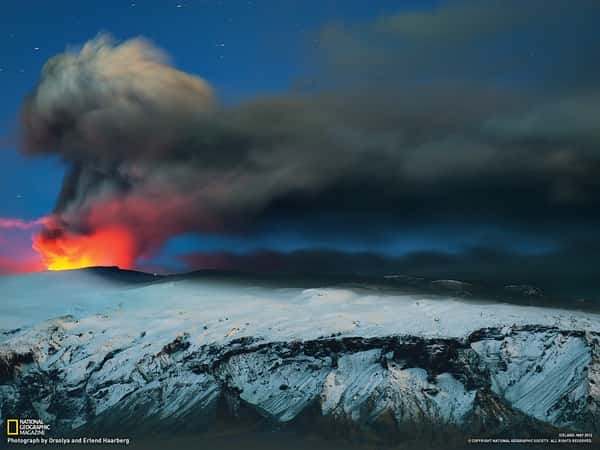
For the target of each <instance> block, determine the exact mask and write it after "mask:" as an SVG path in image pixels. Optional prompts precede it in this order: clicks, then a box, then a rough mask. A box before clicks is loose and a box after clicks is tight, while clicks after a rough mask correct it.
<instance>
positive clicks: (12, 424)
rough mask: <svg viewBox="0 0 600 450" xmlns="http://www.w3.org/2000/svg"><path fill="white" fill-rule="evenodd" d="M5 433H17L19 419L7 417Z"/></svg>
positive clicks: (10, 434)
mask: <svg viewBox="0 0 600 450" xmlns="http://www.w3.org/2000/svg"><path fill="white" fill-rule="evenodd" d="M6 434H7V435H8V436H18V435H19V419H8V420H7V421H6Z"/></svg>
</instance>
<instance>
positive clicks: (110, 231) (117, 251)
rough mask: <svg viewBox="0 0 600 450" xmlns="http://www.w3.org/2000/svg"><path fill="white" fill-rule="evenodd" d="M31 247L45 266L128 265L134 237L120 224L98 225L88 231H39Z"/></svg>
mask: <svg viewBox="0 0 600 450" xmlns="http://www.w3.org/2000/svg"><path fill="white" fill-rule="evenodd" d="M33 248H34V249H35V250H36V251H38V252H39V253H40V255H41V256H42V260H43V261H44V264H45V265H46V267H47V268H48V270H67V269H80V268H83V267H92V266H118V267H120V268H121V269H131V268H132V267H133V265H134V262H135V240H134V238H133V236H132V234H131V232H130V231H129V230H127V229H126V228H123V227H111V228H102V229H99V230H96V231H94V232H93V233H90V234H75V233H70V232H60V233H53V232H52V231H50V232H47V233H44V232H42V233H40V234H38V235H36V236H35V237H34V240H33Z"/></svg>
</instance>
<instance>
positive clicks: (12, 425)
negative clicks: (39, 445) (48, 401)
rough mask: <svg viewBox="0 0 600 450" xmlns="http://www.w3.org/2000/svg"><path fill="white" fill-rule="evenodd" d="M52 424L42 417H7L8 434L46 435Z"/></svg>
mask: <svg viewBox="0 0 600 450" xmlns="http://www.w3.org/2000/svg"><path fill="white" fill-rule="evenodd" d="M49 431H50V425H48V424H46V423H44V421H43V420H40V419H7V420H6V435H7V436H28V437H31V436H46V433H47V432H49Z"/></svg>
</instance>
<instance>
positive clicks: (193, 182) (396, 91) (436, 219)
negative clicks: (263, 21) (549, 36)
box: [22, 1, 600, 257]
mask: <svg viewBox="0 0 600 450" xmlns="http://www.w3.org/2000/svg"><path fill="white" fill-rule="evenodd" d="M476 3H477V2H470V1H462V2H449V3H448V5H446V6H441V7H439V10H438V11H435V12H434V13H431V14H429V15H428V14H426V13H420V12H419V13H414V14H412V15H410V14H408V15H407V14H405V15H402V14H400V15H398V16H388V17H382V18H379V19H377V20H376V21H374V22H373V23H370V24H363V25H362V26H360V27H354V26H350V25H339V26H337V27H329V28H326V29H324V30H323V32H322V40H323V43H324V44H323V46H324V49H325V50H324V51H325V53H326V55H328V57H327V58H325V59H326V60H327V61H328V63H327V64H328V66H327V67H325V68H324V69H325V70H324V71H323V84H322V87H321V88H316V89H313V90H311V91H310V92H305V93H299V92H296V93H287V94H281V95H273V96H261V97H258V98H255V99H253V100H251V101H247V102H244V103H242V104H238V105H235V106H224V105H222V104H220V103H219V101H218V99H217V96H216V94H215V93H214V89H213V88H212V87H211V86H210V84H209V83H208V82H207V81H205V80H203V79H201V78H199V77H197V76H194V75H191V74H186V73H183V72H181V71H179V70H177V69H175V68H173V67H172V66H171V65H169V62H168V59H167V57H166V56H165V55H164V54H163V53H162V52H161V51H160V50H157V49H156V48H155V47H153V46H152V45H151V44H150V43H148V42H146V41H144V40H142V39H133V40H130V41H125V42H122V43H117V42H114V41H112V40H111V39H110V38H108V37H106V36H100V37H97V38H95V39H93V40H92V41H90V42H88V43H87V44H85V45H84V46H83V47H82V48H81V49H79V50H76V49H72V50H68V51H67V52H66V53H64V54H61V55H58V56H56V57H54V58H52V59H51V60H50V61H48V62H47V63H46V65H45V67H44V69H43V71H42V75H41V79H40V81H39V83H38V85H37V87H36V88H35V90H34V91H33V93H32V94H31V95H30V96H29V97H28V98H27V99H26V101H25V104H24V107H23V113H22V129H23V149H24V151H25V152H27V153H29V154H44V153H54V154H58V155H60V157H61V158H62V159H63V160H64V161H65V162H66V163H67V164H68V165H69V167H70V169H69V171H68V174H67V175H66V177H65V179H64V182H63V187H62V191H61V194H60V196H59V198H58V200H57V203H56V208H55V210H54V212H53V214H52V220H51V225H46V229H45V231H44V233H46V234H47V237H51V236H55V235H60V234H61V233H76V234H82V235H86V234H90V233H93V232H94V231H95V230H98V229H101V228H108V227H112V226H115V225H119V226H123V227H126V228H127V229H128V230H130V231H131V234H132V236H134V239H135V245H134V247H135V255H136V257H137V256H141V255H145V254H148V253H151V252H152V251H154V250H156V249H158V248H159V247H160V246H161V245H162V244H163V243H164V242H165V241H166V240H167V239H169V238H170V237H172V236H176V235H179V234H183V233H190V232H192V233H214V232H218V233H240V232H249V230H252V229H255V228H256V227H260V226H261V224H264V223H267V222H269V223H279V222H285V221H287V222H292V223H295V226H297V228H298V229H300V230H306V229H314V228H315V227H317V228H318V226H316V225H315V224H318V222H319V220H321V219H322V218H323V217H325V216H327V217H334V218H335V224H336V226H335V227H326V226H324V227H322V228H320V229H319V230H318V232H319V233H320V234H322V235H325V236H326V235H328V234H331V235H335V234H339V233H346V232H347V233H349V234H351V233H354V232H356V231H357V230H358V232H359V233H360V234H362V235H363V236H367V235H378V234H381V233H385V230H388V229H394V230H401V229H402V228H403V227H405V226H407V225H410V226H415V224H416V225H417V226H418V225H419V224H427V223H454V222H460V223H464V222H471V223H481V224H486V223H495V224H499V226H501V227H508V228H515V229H517V228H518V229H524V230H529V231H530V232H532V233H537V232H540V231H542V232H543V231H548V232H549V233H554V234H556V230H557V229H559V228H561V229H567V230H568V231H566V232H564V233H562V232H561V233H562V234H564V235H568V234H569V233H571V232H572V233H573V234H575V233H577V232H578V231H577V230H579V229H580V228H581V226H582V225H586V224H587V225H589V224H591V223H594V224H596V225H597V224H600V213H599V211H600V209H599V206H600V200H599V199H600V195H599V194H600V181H599V180H600V151H599V147H598V146H599V144H600V134H599V131H598V130H600V127H598V126H597V117H600V86H598V84H597V81H594V80H591V79H590V77H589V74H590V72H592V73H600V69H599V67H598V64H597V58H596V59H595V61H596V62H594V61H589V60H587V59H586V60H585V62H584V63H581V64H585V65H586V69H587V70H586V71H585V72H584V71H583V69H582V67H581V64H579V65H577V64H574V65H573V66H572V67H570V68H569V67H561V70H560V73H555V77H554V78H553V76H552V74H551V73H547V74H546V75H540V77H541V78H540V82H538V83H535V84H534V83H531V82H530V80H528V79H527V77H526V75H527V74H528V73H532V71H536V73H537V71H540V70H541V68H540V64H539V63H536V62H531V61H522V60H521V59H519V58H516V59H517V61H516V62H515V61H513V60H508V59H503V58H500V59H498V60H496V61H494V62H495V64H496V66H495V67H496V69H495V70H496V71H495V72H494V73H489V72H487V71H486V70H485V69H486V68H487V67H488V61H485V60H477V59H473V60H472V64H471V66H460V65H456V64H451V65H450V66H448V67H449V70H448V71H444V70H443V69H442V68H441V67H440V66H439V65H438V64H437V63H436V60H437V59H438V58H439V57H440V55H441V54H447V52H448V49H449V47H448V46H451V47H450V48H451V50H452V54H453V55H454V58H455V60H456V61H464V60H467V59H469V58H473V55H474V53H473V52H474V51H477V52H479V51H485V50H486V48H496V47H497V45H498V43H499V42H500V43H502V42H504V41H505V40H506V39H508V38H510V36H509V34H510V32H511V31H512V30H513V29H514V28H515V27H517V28H519V29H523V28H527V27H528V26H529V25H528V24H529V23H530V22H528V20H525V19H524V18H527V17H529V16H528V14H530V13H531V10H530V9H531V8H530V6H524V10H519V11H517V8H520V7H521V6H522V5H521V4H520V3H516V2H508V3H506V5H505V3H503V2H500V3H502V5H503V7H505V9H503V11H504V13H503V14H499V15H498V16H495V15H494V14H491V13H490V11H487V10H486V13H485V15H484V19H485V20H486V21H487V22H489V21H493V20H494V19H493V18H494V17H498V18H499V19H498V20H499V22H498V23H496V24H494V26H493V27H491V28H490V26H491V25H490V24H488V26H487V27H481V26H476V25H473V26H472V28H469V27H468V24H469V23H471V22H469V21H465V17H478V15H479V14H482V10H481V8H480V7H479V6H477V4H476ZM532 3H535V2H532ZM550 3H552V5H553V7H548V8H547V9H545V10H544V11H545V12H544V20H543V25H544V27H546V28H548V27H550V28H551V29H552V30H554V31H555V32H556V33H557V34H556V35H555V36H554V38H556V39H561V38H564V42H562V43H561V45H560V46H552V47H549V48H547V49H545V50H547V51H551V52H553V56H554V58H557V59H561V58H562V59H563V60H564V61H567V62H568V61H571V58H570V53H569V52H571V51H572V49H573V48H574V46H576V45H577V44H578V43H577V42H573V41H570V40H568V39H567V38H566V36H567V35H568V33H570V32H571V31H572V27H575V25H577V26H578V27H580V28H581V27H584V28H585V24H587V23H588V18H589V17H598V15H599V11H598V8H597V7H594V4H593V3H588V2H586V3H585V4H586V7H587V8H588V9H584V8H582V9H581V11H582V13H581V17H577V18H578V19H581V20H582V21H583V25H582V23H581V21H580V22H577V24H574V23H570V22H569V23H566V24H565V23H564V22H560V21H558V20H556V19H557V18H558V15H559V14H560V11H559V9H557V8H556V7H554V6H556V5H558V4H559V3H560V2H550ZM494 5H495V6H492V7H499V4H497V2H496V3H494ZM520 5H521V6H520ZM511 8H512V9H511ZM517 12H518V14H517ZM573 14H575V13H573ZM590 20H591V19H590ZM589 23H592V22H589ZM457 24H462V25H463V26H464V27H463V29H462V31H461V35H460V36H458V37H457V39H455V40H452V41H451V42H449V41H448V40H447V39H445V38H444V33H448V32H449V31H448V30H452V29H454V28H453V27H454V26H456V25H457ZM417 25H418V27H417ZM429 25H432V26H433V25H435V29H436V30H437V31H436V33H438V34H441V35H442V36H437V34H435V33H433V32H427V33H425V32H421V31H419V30H425V29H430V28H427V27H428V26H429ZM532 27H533V28H532V29H531V30H529V31H530V32H531V33H534V34H535V33H536V32H538V31H540V30H538V28H536V27H538V25H535V24H534V25H533V26H532ZM590 27H592V25H590ZM431 29H433V28H431ZM486 30H487V31H486ZM489 30H492V31H493V32H490V31H489ZM590 30H592V31H589V32H590V33H592V34H593V35H594V36H596V37H597V34H598V33H597V32H595V31H593V28H590ZM467 36H468V37H469V39H467ZM554 38H553V39H554ZM569 39H570V38H569ZM471 40H474V41H475V42H476V43H477V49H474V48H473V45H469V44H468V42H471ZM552 44H553V42H550V43H549V45H552ZM598 48H599V46H598V44H597V42H595V43H594V44H593V45H592V47H591V48H590V49H589V55H588V56H590V55H592V54H593V53H594V52H595V51H597V50H598ZM579 51H581V49H579ZM331 55H333V56H331ZM516 56H519V55H516ZM365 70H367V71H371V72H370V73H365ZM594 71H595V72H594ZM506 74H510V77H508V78H507V75H506ZM332 80H333V81H332ZM335 80H338V81H339V82H336V81H335ZM569 230H570V231H569Z"/></svg>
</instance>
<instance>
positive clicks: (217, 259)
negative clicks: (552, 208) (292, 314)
mask: <svg viewBox="0 0 600 450" xmlns="http://www.w3.org/2000/svg"><path fill="white" fill-rule="evenodd" d="M181 261H182V262H183V263H185V264H186V265H187V267H188V268H189V269H190V270H235V271H242V272H253V273H279V274H286V273H287V274H294V273H301V274H329V275H336V274H355V275H362V276H376V277H382V276H386V275H402V276H412V277H426V278H429V279H433V280H435V279H454V280H462V281H467V282H474V283H480V284H481V283H482V284H484V285H488V286H491V287H501V286H505V285H534V286H537V287H539V288H542V289H543V290H544V291H545V292H546V293H547V294H548V295H550V296H555V297H558V298H562V299H566V300H578V299H585V300H587V301H588V302H590V303H593V304H595V305H600V297H599V296H598V291H599V290H600V280H599V279H598V276H597V267H599V265H600V246H598V244H597V243H590V242H580V243H576V244H571V245H569V246H565V247H561V248H559V249H556V250H553V251H550V252H545V253H537V254H523V253H517V252H513V251H507V250H505V249H503V248H494V247H475V248H471V249H466V250H464V251H461V252H458V253H447V252H440V251H423V252H413V253H409V254H407V255H404V256H398V257H392V256H383V255H380V254H375V253H368V252H360V253H348V252H342V251H337V250H326V249H324V250H318V249H317V250H315V249H313V250H300V251H295V252H290V253H282V252H275V251H270V250H263V251H256V252H250V253H243V254H239V253H238V254H236V253H231V252H196V253H189V254H185V255H182V256H181Z"/></svg>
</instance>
